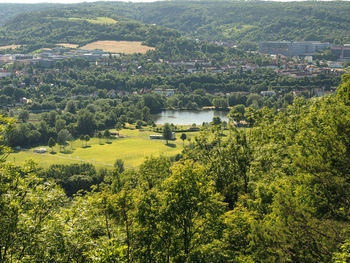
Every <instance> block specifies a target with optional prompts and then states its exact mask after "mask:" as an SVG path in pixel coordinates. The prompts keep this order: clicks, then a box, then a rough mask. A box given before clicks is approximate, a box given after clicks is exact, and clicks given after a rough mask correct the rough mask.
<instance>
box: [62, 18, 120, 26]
mask: <svg viewBox="0 0 350 263" xmlns="http://www.w3.org/2000/svg"><path fill="white" fill-rule="evenodd" d="M68 20H70V21H86V22H89V23H92V24H105V25H110V24H116V23H118V21H116V20H114V19H113V18H110V17H96V18H95V19H88V18H77V17H70V18H68Z"/></svg>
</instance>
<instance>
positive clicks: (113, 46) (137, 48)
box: [81, 41, 154, 54]
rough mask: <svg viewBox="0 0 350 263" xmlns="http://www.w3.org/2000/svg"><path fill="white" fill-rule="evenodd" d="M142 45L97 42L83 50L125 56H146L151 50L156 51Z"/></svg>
mask: <svg viewBox="0 0 350 263" xmlns="http://www.w3.org/2000/svg"><path fill="white" fill-rule="evenodd" d="M141 44H142V42H140V41H95V42H92V43H89V44H87V45H85V46H83V47H81V49H86V50H94V49H99V50H102V51H104V52H111V53H124V54H134V53H141V54H144V53H146V52H147V51H149V50H154V48H153V47H149V46H145V45H141Z"/></svg>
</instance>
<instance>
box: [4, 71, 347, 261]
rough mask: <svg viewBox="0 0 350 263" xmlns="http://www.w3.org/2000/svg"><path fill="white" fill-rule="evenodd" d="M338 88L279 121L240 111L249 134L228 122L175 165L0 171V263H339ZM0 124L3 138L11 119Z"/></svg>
mask: <svg viewBox="0 0 350 263" xmlns="http://www.w3.org/2000/svg"><path fill="white" fill-rule="evenodd" d="M342 80H343V82H342V84H341V85H340V86H339V88H338V91H337V94H334V95H328V96H325V97H321V98H318V99H309V100H305V99H303V98H299V99H296V100H295V101H294V103H293V105H290V106H288V107H287V108H286V109H285V110H283V111H280V112H278V113H274V111H272V110H271V109H269V108H262V109H260V110H254V109H252V108H247V109H245V114H244V118H246V119H247V120H248V121H249V122H250V123H251V128H249V129H237V128H235V127H234V126H233V125H232V123H231V124H230V125H229V127H230V128H229V129H230V133H229V134H228V135H227V136H222V131H221V124H220V123H217V124H213V125H212V126H211V127H210V129H206V130H204V131H203V132H202V134H201V135H200V136H198V137H197V138H196V139H195V141H193V142H192V143H191V144H190V145H188V146H187V147H186V148H185V150H184V152H183V158H182V159H180V160H179V161H176V162H175V161H172V160H169V159H167V158H165V157H159V158H154V157H152V158H148V159H147V160H146V161H145V162H144V163H143V164H142V165H141V166H140V169H139V170H128V169H126V170H125V169H124V167H123V163H122V162H121V161H120V160H117V161H116V164H115V167H114V169H113V171H99V172H96V171H95V170H94V168H93V167H91V166H89V165H80V166H79V165H68V166H62V165H61V166H60V165H56V166H52V167H51V168H50V169H48V170H46V171H42V170H41V169H39V168H38V167H37V166H36V165H35V164H34V163H32V162H29V163H27V164H26V165H24V166H21V167H19V166H15V165H13V164H11V163H2V164H1V165H0V207H1V210H2V213H1V214H0V222H1V224H0V228H1V231H0V244H1V246H0V260H1V262H311V263H312V262H348V260H349V258H350V254H349V244H350V243H349V240H350V232H349V230H350V228H349V227H350V221H349V220H350V218H349V215H350V214H349V207H350V205H349V202H350V200H349V195H350V193H349V189H350V186H349V171H350V167H349V163H350V160H349V156H350V144H349V141H350V139H349V129H350V118H349V110H350V108H349V107H350V101H349V92H350V74H346V75H344V76H343V78H342ZM230 116H231V118H232V120H233V119H234V118H236V117H237V116H236V114H235V112H234V110H233V111H232V112H231V113H230ZM1 122H2V125H1V135H2V139H3V138H5V137H6V134H7V133H8V132H9V131H10V130H11V129H12V128H13V121H12V120H11V119H6V118H3V117H2V118H1ZM8 151H9V149H8V147H6V146H4V145H2V146H1V153H2V155H1V160H2V161H4V160H5V159H6V155H7V152H8ZM91 183H95V184H96V185H95V186H90V187H87V185H89V184H91ZM61 187H63V189H64V191H63V190H62V189H61ZM79 189H81V190H82V191H80V192H77V191H78V190H79ZM76 192H77V194H74V193H76ZM72 194H73V196H72Z"/></svg>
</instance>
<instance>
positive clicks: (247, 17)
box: [0, 1, 350, 49]
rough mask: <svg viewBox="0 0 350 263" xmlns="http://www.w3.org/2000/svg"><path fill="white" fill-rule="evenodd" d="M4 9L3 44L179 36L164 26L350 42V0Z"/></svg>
mask: <svg viewBox="0 0 350 263" xmlns="http://www.w3.org/2000/svg"><path fill="white" fill-rule="evenodd" d="M37 7H38V8H39V7H40V9H41V8H44V7H47V8H48V7H50V6H45V5H39V6H37ZM55 7H56V6H55ZM3 10H4V11H3V12H8V13H6V15H7V16H1V13H0V17H3V19H2V20H3V21H7V23H6V24H5V25H4V26H3V27H2V29H0V33H1V34H0V35H1V37H0V44H1V45H7V44H30V45H35V46H37V47H38V46H43V44H45V45H46V46H47V45H50V44H52V43H54V44H55V43H60V42H62V41H63V42H67V43H74V44H86V43H89V42H93V41H96V40H136V41H146V43H147V44H149V45H151V46H155V45H156V44H157V43H160V42H162V41H164V40H165V39H168V38H169V37H178V36H179V34H178V33H177V32H175V31H171V30H169V29H165V28H162V27H159V26H164V27H167V28H173V29H176V30H178V31H180V32H182V33H183V34H186V35H189V36H191V37H196V38H200V39H205V40H220V41H221V40H223V41H233V42H236V43H239V44H240V46H241V47H242V48H246V49H251V48H255V47H256V43H257V42H258V41H261V40H294V41H295V40H313V41H315V40H318V41H324V42H332V43H337V44H341V43H347V42H350V39H349V28H350V17H349V14H350V4H349V3H348V2H346V1H342V2H336V3H334V2H332V3H330V2H298V3H278V2H256V1H252V2H230V1H215V2H212V1H192V2H189V1H186V2H185V1H168V2H155V3H147V4H142V3H94V4H78V5H73V6H69V7H63V8H55V9H51V8H49V9H46V10H45V11H40V12H33V13H26V14H21V15H20V16H17V17H14V18H13V15H14V14H16V13H20V12H21V11H22V12H23V8H21V7H19V6H16V5H6V6H5V8H4V9H3ZM12 10H13V11H12ZM32 10H35V8H33V9H32ZM26 11H31V9H26ZM0 12H1V11H0ZM123 17H127V18H129V19H133V20H134V21H131V20H128V19H126V18H123ZM9 18H12V19H10V20H9ZM2 20H0V23H1V21H2ZM8 20H9V21H8ZM96 21H97V22H98V23H96ZM101 21H102V22H101ZM106 21H108V23H105V22H106ZM111 21H118V23H115V22H113V23H111ZM135 21H139V22H142V23H146V24H152V26H151V25H144V24H141V23H138V22H135ZM155 25H157V26H155Z"/></svg>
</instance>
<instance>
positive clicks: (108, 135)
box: [103, 130, 111, 143]
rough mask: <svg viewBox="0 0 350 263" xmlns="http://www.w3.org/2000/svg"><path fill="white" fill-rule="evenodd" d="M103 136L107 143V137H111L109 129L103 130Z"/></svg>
mask: <svg viewBox="0 0 350 263" xmlns="http://www.w3.org/2000/svg"><path fill="white" fill-rule="evenodd" d="M103 136H104V137H105V138H106V140H107V143H109V139H110V138H111V133H110V132H109V130H105V131H104V132H103Z"/></svg>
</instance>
